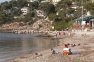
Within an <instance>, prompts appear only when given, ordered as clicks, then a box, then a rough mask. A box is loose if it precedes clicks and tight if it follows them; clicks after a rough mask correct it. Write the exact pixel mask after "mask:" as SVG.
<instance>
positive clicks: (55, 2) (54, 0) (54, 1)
mask: <svg viewBox="0 0 94 62" xmlns="http://www.w3.org/2000/svg"><path fill="white" fill-rule="evenodd" d="M59 1H61V0H52V3H53V4H54V5H56V4H57V3H58V2H59Z"/></svg>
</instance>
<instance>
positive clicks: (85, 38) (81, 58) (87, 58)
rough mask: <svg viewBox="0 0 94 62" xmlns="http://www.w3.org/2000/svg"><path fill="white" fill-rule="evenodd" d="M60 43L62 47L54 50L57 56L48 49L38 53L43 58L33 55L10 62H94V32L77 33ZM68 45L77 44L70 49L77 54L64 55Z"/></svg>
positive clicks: (61, 39) (62, 39) (61, 40)
mask: <svg viewBox="0 0 94 62" xmlns="http://www.w3.org/2000/svg"><path fill="white" fill-rule="evenodd" d="M59 41H60V46H57V47H55V48H54V50H55V51H56V53H57V54H52V53H51V49H48V50H44V51H41V52H38V53H39V54H42V56H38V55H35V54H34V53H33V54H30V55H27V56H24V57H19V58H17V59H14V60H11V61H9V62H94V32H75V34H74V35H72V36H68V37H64V38H60V39H59ZM66 43H70V44H75V45H76V46H74V47H71V46H69V48H71V51H72V52H76V53H77V54H74V55H73V54H72V55H64V54H63V53H62V51H63V48H64V44H66ZM78 44H80V45H79V46H78ZM58 52H59V53H58Z"/></svg>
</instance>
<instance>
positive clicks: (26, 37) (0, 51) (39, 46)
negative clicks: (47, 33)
mask: <svg viewBox="0 0 94 62" xmlns="http://www.w3.org/2000/svg"><path fill="white" fill-rule="evenodd" d="M56 45H57V41H56V40H52V39H51V38H46V37H36V35H34V34H12V33H0V62H8V61H9V60H11V59H15V58H17V57H20V56H24V55H27V54H31V53H34V52H39V51H42V50H45V49H48V48H53V47H55V46H56Z"/></svg>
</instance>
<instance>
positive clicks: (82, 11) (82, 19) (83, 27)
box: [82, 0, 84, 31]
mask: <svg viewBox="0 0 94 62" xmlns="http://www.w3.org/2000/svg"><path fill="white" fill-rule="evenodd" d="M82 21H83V0H82ZM83 28H84V25H82V31H83Z"/></svg>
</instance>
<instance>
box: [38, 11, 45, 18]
mask: <svg viewBox="0 0 94 62" xmlns="http://www.w3.org/2000/svg"><path fill="white" fill-rule="evenodd" d="M36 12H37V16H41V17H45V13H44V11H42V10H36Z"/></svg>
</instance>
